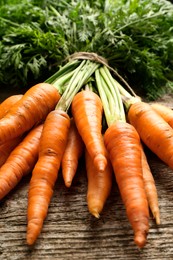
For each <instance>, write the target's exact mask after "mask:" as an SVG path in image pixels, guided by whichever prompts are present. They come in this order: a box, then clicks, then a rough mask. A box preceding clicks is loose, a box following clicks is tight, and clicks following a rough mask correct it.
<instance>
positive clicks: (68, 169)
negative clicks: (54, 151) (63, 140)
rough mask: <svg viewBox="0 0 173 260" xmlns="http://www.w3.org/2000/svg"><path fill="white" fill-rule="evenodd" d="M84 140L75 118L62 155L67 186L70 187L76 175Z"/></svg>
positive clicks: (62, 165) (71, 122)
mask: <svg viewBox="0 0 173 260" xmlns="http://www.w3.org/2000/svg"><path fill="white" fill-rule="evenodd" d="M83 148H84V145H83V141H82V138H81V136H80V135H79V132H78V130H77V128H76V125H75V122H74V120H73V118H71V121H70V130H69V134H68V139H67V145H66V148H65V151H64V154H63V157H62V163H61V167H62V176H63V179H64V182H65V185H66V187H70V186H71V183H72V180H73V178H74V176H75V173H76V170H77V166H78V160H79V158H80V157H81V156H82V153H83Z"/></svg>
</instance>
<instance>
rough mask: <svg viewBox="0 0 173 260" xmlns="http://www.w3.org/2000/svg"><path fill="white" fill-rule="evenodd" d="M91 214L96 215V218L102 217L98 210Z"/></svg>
mask: <svg viewBox="0 0 173 260" xmlns="http://www.w3.org/2000/svg"><path fill="white" fill-rule="evenodd" d="M91 214H92V215H93V216H94V217H95V218H100V214H99V213H98V212H96V211H92V212H91Z"/></svg>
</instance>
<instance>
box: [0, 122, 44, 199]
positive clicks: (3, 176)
mask: <svg viewBox="0 0 173 260" xmlns="http://www.w3.org/2000/svg"><path fill="white" fill-rule="evenodd" d="M42 128H43V125H39V126H36V127H35V128H34V129H32V130H31V131H30V132H29V133H28V134H27V135H26V137H25V138H24V139H23V140H22V141H21V143H20V144H19V145H18V146H16V148H14V150H13V151H12V152H11V154H10V155H9V157H8V159H7V161H6V162H5V163H4V164H3V166H2V167H1V168H0V199H2V198H3V197H5V196H6V195H7V194H8V193H9V192H10V191H11V190H12V189H13V188H14V187H15V186H16V185H17V184H18V183H19V181H20V180H21V178H22V177H23V176H24V175H27V174H29V173H30V172H31V171H32V169H33V167H34V165H35V163H36V161H37V158H38V149H39V142H40V136H41V132H42Z"/></svg>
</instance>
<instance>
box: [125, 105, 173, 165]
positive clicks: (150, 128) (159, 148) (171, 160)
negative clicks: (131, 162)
mask: <svg viewBox="0 0 173 260" xmlns="http://www.w3.org/2000/svg"><path fill="white" fill-rule="evenodd" d="M128 119H129V121H130V123H131V124H132V125H133V126H134V127H135V128H136V130H137V132H138V133H139V135H140V137H141V139H142V141H143V142H144V143H145V144H146V146H148V147H149V148H150V150H151V151H152V152H154V153H155V154H156V155H157V156H158V157H159V158H160V159H161V160H162V161H163V162H165V163H166V164H167V165H169V167H170V168H172V169H173V129H172V128H171V127H170V125H169V124H168V123H167V122H165V120H164V119H163V118H162V117H161V116H160V115H159V114H158V113H157V112H156V111H154V109H152V107H151V105H149V104H147V103H145V102H136V103H134V104H132V105H131V106H130V109H129V111H128Z"/></svg>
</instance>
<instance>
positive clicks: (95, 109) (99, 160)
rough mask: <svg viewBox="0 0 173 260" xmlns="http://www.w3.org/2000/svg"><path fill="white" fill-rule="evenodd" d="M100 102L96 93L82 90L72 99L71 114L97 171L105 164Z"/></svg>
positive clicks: (104, 166) (101, 169) (102, 169)
mask: <svg viewBox="0 0 173 260" xmlns="http://www.w3.org/2000/svg"><path fill="white" fill-rule="evenodd" d="M102 113H103V107H102V102H101V100H100V98H99V96H98V95H97V94H95V93H94V92H92V91H89V90H84V91H81V92H79V93H78V94H77V95H76V96H75V97H74V99H73V101H72V115H73V118H74V120H75V124H76V126H77V129H78V131H79V134H80V135H81V137H82V139H83V141H84V143H85V146H86V148H87V150H88V152H89V154H90V156H91V157H92V158H93V161H94V165H95V166H96V168H97V169H98V170H99V171H104V170H105V168H106V164H107V159H106V156H105V147H104V142H103V138H102V133H101V130H102Z"/></svg>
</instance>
